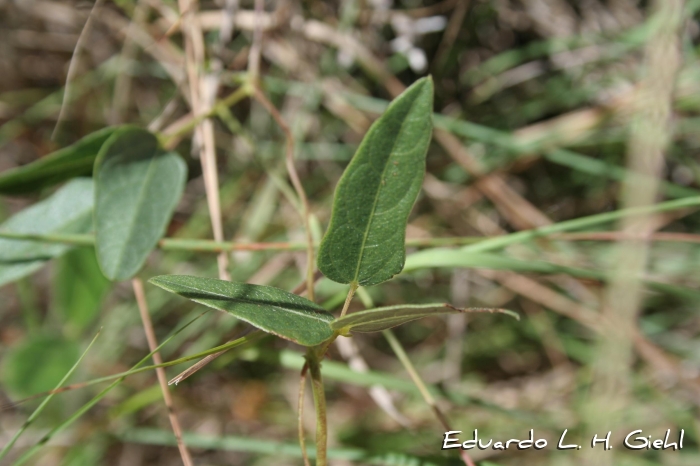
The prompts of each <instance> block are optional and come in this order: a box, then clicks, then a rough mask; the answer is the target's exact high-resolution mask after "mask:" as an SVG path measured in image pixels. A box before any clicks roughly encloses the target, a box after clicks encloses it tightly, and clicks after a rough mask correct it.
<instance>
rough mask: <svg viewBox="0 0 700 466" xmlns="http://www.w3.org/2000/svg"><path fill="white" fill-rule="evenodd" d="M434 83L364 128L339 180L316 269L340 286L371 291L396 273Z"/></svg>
mask: <svg viewBox="0 0 700 466" xmlns="http://www.w3.org/2000/svg"><path fill="white" fill-rule="evenodd" d="M432 107H433V82H432V80H431V79H430V78H423V79H420V80H418V81H417V82H416V83H415V84H413V85H412V86H411V87H409V88H408V89H407V90H406V91H405V92H404V93H403V94H401V95H400V96H399V97H397V98H396V99H395V100H394V101H393V102H392V103H391V105H389V108H388V109H387V110H386V112H385V113H384V114H383V115H382V116H381V118H379V119H378V120H377V121H376V122H375V123H374V124H373V125H372V127H371V128H370V129H369V131H368V132H367V134H366V135H365V138H364V139H363V141H362V144H360V147H359V148H358V150H357V152H356V153H355V156H354V157H353V159H352V161H351V162H350V164H349V165H348V167H347V168H346V169H345V172H344V173H343V176H342V177H341V179H340V181H339V182H338V187H337V188H336V192H335V200H334V203H333V213H332V215H331V221H330V226H329V227H328V231H327V232H326V235H325V236H324V238H323V241H322V242H321V247H320V250H319V258H318V268H319V269H320V270H321V272H323V274H324V275H325V276H326V277H328V278H330V279H331V280H333V281H336V282H339V283H357V284H359V285H363V286H369V285H376V284H378V283H381V282H383V281H386V280H389V279H390V278H391V277H393V276H394V275H396V274H397V273H399V272H401V270H402V269H403V265H404V261H405V259H406V251H405V246H404V243H405V237H406V223H407V222H408V216H409V214H410V213H411V208H412V207H413V204H414V203H415V201H416V197H417V196H418V192H419V191H420V187H421V183H422V182H423V175H424V173H425V154H426V152H427V150H428V145H429V143H430V137H431V134H432V130H433V123H432Z"/></svg>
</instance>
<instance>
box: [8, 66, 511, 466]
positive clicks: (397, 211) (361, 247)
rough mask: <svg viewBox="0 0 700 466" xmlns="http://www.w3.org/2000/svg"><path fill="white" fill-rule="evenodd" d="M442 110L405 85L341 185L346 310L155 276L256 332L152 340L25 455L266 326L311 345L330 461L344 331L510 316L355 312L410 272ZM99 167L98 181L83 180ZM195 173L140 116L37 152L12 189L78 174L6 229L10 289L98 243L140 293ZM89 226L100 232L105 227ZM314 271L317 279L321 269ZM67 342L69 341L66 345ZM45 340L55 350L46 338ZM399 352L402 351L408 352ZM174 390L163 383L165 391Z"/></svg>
mask: <svg viewBox="0 0 700 466" xmlns="http://www.w3.org/2000/svg"><path fill="white" fill-rule="evenodd" d="M432 106H433V82H432V79H431V78H430V77H427V78H423V79H420V80H418V81H417V82H415V83H414V84H413V85H412V86H411V87H409V88H408V89H406V91H405V92H403V94H401V95H400V96H399V97H397V98H396V99H395V100H394V101H393V102H392V103H391V104H390V105H389V107H388V108H387V109H386V111H385V112H384V114H383V115H382V116H381V117H380V118H379V119H378V120H377V121H375V122H374V124H373V125H372V126H371V127H370V129H369V131H368V132H367V134H366V135H365V137H364V139H363V141H362V143H361V144H360V146H359V148H358V149H357V152H356V153H355V155H354V157H353V158H352V160H351V162H350V163H349V165H348V166H347V168H346V169H345V171H344V173H343V175H342V177H341V179H340V181H339V182H338V186H337V188H336V191H335V197H334V202H333V209H332V215H331V219H330V224H329V227H328V230H327V231H326V233H325V235H324V237H323V239H322V241H321V244H320V247H319V250H318V261H317V266H318V269H319V270H320V272H321V273H322V274H323V275H324V276H326V277H327V278H329V279H330V280H333V281H335V282H338V283H341V284H345V285H348V286H349V290H348V294H347V298H346V299H345V303H344V305H343V307H342V309H341V310H340V311H339V312H338V316H337V317H336V316H334V315H333V314H332V313H330V312H328V311H327V310H326V309H324V308H323V307H321V306H320V305H319V304H317V303H315V302H314V301H313V299H307V298H305V297H303V296H300V295H297V294H293V293H290V292H287V291H284V290H281V289H279V288H275V287H271V286H261V285H253V284H247V283H234V282H230V281H227V280H219V279H212V278H204V277H195V276H185V275H161V276H156V277H153V278H151V279H150V280H149V281H150V283H152V284H153V285H156V286H158V287H160V288H162V289H164V290H167V291H169V292H171V293H175V294H177V295H180V296H182V297H185V298H187V299H190V300H192V301H194V302H196V303H199V304H202V305H204V306H206V307H209V308H214V309H218V310H221V311H225V312H227V313H229V314H231V315H232V316H235V317H236V318H238V319H240V320H242V321H244V322H247V323H248V324H250V325H251V326H253V327H255V328H257V330H255V331H254V332H252V333H249V334H248V335H246V336H244V337H241V338H239V339H237V340H234V341H233V342H229V343H227V344H225V345H221V346H220V347H217V348H214V349H212V350H209V351H207V352H205V353H200V354H199V355H194V356H191V357H188V358H183V359H180V360H177V361H170V362H168V363H165V364H161V363H159V361H158V360H157V359H156V357H155V356H156V355H157V351H158V349H159V348H160V347H162V345H163V344H164V343H162V344H161V345H156V344H155V342H149V344H150V347H151V348H150V349H151V353H150V354H149V355H148V356H147V358H148V357H151V356H154V363H155V364H154V365H153V366H149V367H142V368H139V369H137V368H136V367H134V368H133V369H132V370H131V371H129V372H127V373H122V374H118V375H116V376H111V377H108V378H107V379H117V380H115V381H114V382H113V383H112V384H111V385H109V386H108V387H107V388H105V389H104V390H103V391H102V392H100V394H98V395H97V396H96V397H95V398H93V399H92V400H91V401H90V402H88V404H86V405H85V406H84V407H83V408H81V409H80V410H79V411H78V412H77V413H75V414H74V415H73V416H72V417H71V418H70V419H69V420H68V421H66V422H64V423H63V424H61V425H59V426H58V427H56V428H54V429H53V430H52V431H51V432H49V434H47V436H46V437H44V438H43V439H42V440H41V441H40V442H39V443H38V444H37V445H35V447H34V448H31V449H29V450H28V451H27V452H25V453H24V454H23V455H22V457H21V458H20V461H19V463H18V464H21V463H23V462H24V461H26V460H27V459H28V458H29V457H30V456H31V455H33V454H34V453H35V452H36V451H37V450H38V448H40V447H41V445H43V444H44V443H46V441H48V439H49V438H50V437H51V435H53V434H55V433H57V432H58V431H60V430H61V429H63V428H64V427H65V426H67V425H68V424H70V422H72V421H73V420H75V419H76V418H77V417H78V416H80V415H81V414H82V413H84V412H85V411H86V410H87V409H89V408H90V407H91V406H93V405H94V404H95V403H97V401H99V399H101V397H103V396H104V395H105V394H106V393H107V392H108V391H109V390H111V389H112V388H113V387H114V386H115V385H116V384H118V383H119V382H120V381H121V380H123V377H125V376H126V375H130V374H132V373H136V372H140V371H144V370H150V369H154V368H161V367H164V366H168V365H173V364H176V363H180V362H184V361H185V360H191V359H194V358H196V357H202V356H205V355H211V356H213V357H215V356H214V355H215V353H216V352H220V351H226V350H227V349H230V348H232V347H235V346H241V345H243V344H246V343H249V342H253V341H257V340H258V337H259V336H260V335H262V333H261V332H266V333H270V334H273V335H276V336H279V337H281V338H284V339H286V340H289V341H292V342H294V343H297V344H299V345H302V346H305V347H306V355H305V361H306V362H305V364H304V367H303V369H302V372H301V386H300V393H302V394H303V390H304V385H305V383H306V377H307V374H308V375H310V378H311V386H312V392H313V399H314V405H315V411H316V426H317V428H316V464H317V465H318V466H324V465H326V464H327V433H326V432H327V423H326V422H327V421H326V402H325V393H324V387H323V378H322V375H321V362H322V360H323V359H324V356H325V354H326V352H327V350H328V348H329V346H330V345H331V343H333V341H334V340H335V339H336V338H338V337H339V336H342V337H351V336H352V335H353V334H356V333H366V332H380V331H386V330H388V329H390V328H392V327H395V326H397V325H401V324H403V323H406V322H410V321H413V320H416V319H420V318H422V317H426V316H434V315H440V314H451V313H461V312H470V311H472V312H482V311H489V312H494V311H499V312H505V313H509V311H503V310H500V309H480V308H479V309H458V308H456V307H453V306H452V305H450V304H447V303H428V304H422V303H421V304H411V303H407V304H403V305H393V306H386V307H376V308H371V309H367V310H364V311H359V312H354V313H348V309H349V307H350V303H351V301H352V299H353V296H354V294H355V292H356V291H357V290H358V288H359V287H362V286H372V285H378V284H380V283H383V282H385V281H387V280H390V279H391V278H392V277H394V276H395V275H396V274H398V273H400V272H401V271H402V270H403V268H404V264H405V261H406V251H405V243H406V226H407V222H408V218H409V215H410V212H411V209H412V207H413V205H414V203H415V201H416V198H417V196H418V193H419V191H420V188H421V184H422V181H423V176H424V173H425V157H426V153H427V151H428V146H429V144H430V140H431V135H432V130H433V122H432ZM90 173H92V179H90V178H87V177H83V176H84V175H89V174H90ZM186 178H187V166H186V164H185V163H184V161H183V160H182V158H180V156H179V155H178V154H177V153H175V152H170V151H167V150H165V149H163V148H162V141H159V138H158V137H157V136H156V135H154V134H152V133H151V132H149V131H147V130H144V129H141V128H138V127H135V126H131V125H125V126H119V127H111V128H105V129H103V130H101V131H98V132H96V133H93V134H91V135H88V136H87V137H85V138H84V139H82V140H81V141H78V142H77V143H76V144H74V145H73V146H70V147H68V148H66V149H63V150H60V151H58V152H56V153H54V154H51V155H49V156H47V157H44V158H42V159H41V160H40V161H38V162H35V163H32V164H29V165H27V166H24V167H20V168H18V169H14V170H10V171H8V172H5V173H3V174H2V175H0V193H4V194H8V193H10V194H16V193H25V192H28V191H33V190H34V191H35V190H39V189H43V188H46V187H49V186H52V185H55V184H57V183H60V182H64V181H67V183H66V184H65V185H64V186H62V187H61V188H60V189H58V190H57V191H56V192H55V193H54V194H53V195H52V196H50V197H48V198H47V199H45V200H43V201H41V202H39V203H37V204H35V205H33V206H31V207H30V208H27V209H25V210H23V211H21V212H20V213H18V214H16V215H15V216H13V217H12V218H10V219H9V220H8V221H6V222H5V223H4V224H3V225H2V226H0V285H2V284H4V283H8V282H11V281H16V280H18V279H21V278H22V277H24V276H27V275H28V274H30V273H32V272H34V271H35V270H37V269H39V268H40V267H42V266H43V265H44V264H45V263H46V262H47V261H48V260H50V259H52V258H55V257H59V256H61V255H63V254H65V253H66V252H67V251H69V250H70V249H71V248H72V247H73V246H78V245H80V246H92V245H94V248H95V255H96V260H97V264H98V265H99V269H100V270H101V272H102V274H104V276H105V277H106V278H108V279H109V280H112V281H123V280H129V279H132V280H133V281H132V283H133V285H134V292H135V294H136V297H137V301H138V300H139V296H143V293H142V289H141V288H140V287H141V282H140V281H139V280H138V279H135V278H134V277H135V275H136V274H137V273H138V272H139V271H140V270H141V269H142V268H143V265H144V263H145V261H146V259H147V258H148V256H149V254H150V253H151V251H152V250H153V249H154V248H155V247H156V245H157V244H158V243H159V241H161V240H162V238H163V236H164V234H165V231H166V228H167V226H168V224H169V222H170V220H171V217H172V214H173V211H174V209H175V207H176V205H177V203H178V201H179V200H180V197H181V196H182V193H183V189H184V185H185V180H186ZM90 232H94V236H93V235H90V234H89V233H90ZM312 246H313V245H311V247H312ZM313 253H314V251H313V250H310V251H309V257H313ZM311 265H313V263H311ZM307 275H308V276H309V277H312V276H313V273H311V274H309V273H307ZM306 283H307V290H306V291H307V296H309V297H313V283H314V282H313V280H311V281H307V282H306ZM308 284H310V285H311V288H309V286H308ZM141 307H142V306H140V308H141ZM141 310H142V311H143V309H141ZM144 314H147V312H145V313H144V312H142V319H143V320H144V328H146V329H148V327H150V321H149V320H148V318H147V316H145V315H144ZM515 316H516V317H517V315H515ZM146 331H147V334H148V330H146ZM387 338H390V337H387ZM390 343H391V340H390ZM394 343H395V344H397V343H396V342H394ZM61 344H62V343H60V342H59V346H60V345H61ZM37 345H39V343H37ZM41 345H43V346H46V345H45V342H43V343H41ZM41 345H39V346H41ZM35 346H36V345H35ZM394 346H395V345H392V348H393V347H394ZM401 351H403V350H401ZM73 353H77V349H76V348H74V347H70V348H68V349H67V350H66V354H68V355H69V356H68V357H66V358H64V359H71V358H72V355H73ZM56 354H58V353H56ZM397 354H398V355H399V357H402V354H400V353H399V352H397ZM403 356H404V357H405V353H404V354H403ZM76 357H77V356H76ZM147 358H144V360H142V361H141V362H140V363H139V365H140V364H142V363H143V362H145V360H146V359H147ZM73 359H75V358H73ZM205 362H206V361H204V360H203V361H200V363H205ZM402 362H405V361H402ZM409 364H410V363H409ZM137 366H138V365H137ZM69 369H70V370H69ZM73 370H74V368H70V366H69V367H67V368H66V371H67V372H68V374H70V373H72V371H73ZM66 377H67V376H66ZM66 377H64V380H62V381H61V383H63V382H64V381H65V379H66ZM103 380H106V379H105V378H101V379H95V380H93V381H91V382H89V383H83V384H80V386H85V385H88V384H91V383H97V382H99V381H103ZM175 380H176V382H177V381H179V380H180V378H176V379H175ZM162 383H164V382H162ZM60 385H61V384H59V387H60ZM419 388H420V387H419ZM65 389H67V387H60V388H58V389H57V390H54V391H53V392H52V394H53V393H57V392H60V391H63V390H65ZM166 392H167V390H163V396H164V397H165V396H166ZM301 400H303V396H300V404H299V410H300V418H301V410H302V409H303V406H302V403H301ZM47 401H48V400H47ZM167 403H168V399H167V398H166V404H167ZM44 405H45V403H43V404H42V405H41V406H40V408H38V410H37V411H35V413H34V414H33V415H32V416H31V417H30V420H29V421H28V422H31V420H33V419H34V418H35V417H36V416H37V415H38V413H39V412H40V411H41V409H43V406H44ZM171 422H172V419H171ZM24 428H26V426H25V427H24ZM24 428H23V429H22V430H20V431H19V432H17V434H16V435H15V437H14V438H13V439H12V441H11V442H10V443H9V444H8V445H6V446H5V447H4V448H3V449H2V451H0V459H2V458H3V457H4V456H5V455H6V454H7V452H8V451H9V449H10V448H12V445H13V444H14V442H15V441H16V440H17V437H19V435H21V433H22V432H23V430H24ZM299 428H300V430H299V438H300V443H301V447H302V453H303V457H304V461H305V463H306V464H309V460H308V455H307V454H306V448H305V442H304V433H303V429H302V428H301V423H300V425H299ZM173 431H174V433H175V434H176V437H177V435H178V432H179V427H177V426H176V425H175V424H173ZM178 445H179V446H181V447H182V445H183V442H182V439H181V438H178ZM181 453H182V456H183V460H185V462H186V463H187V458H188V453H187V451H186V449H184V448H181Z"/></svg>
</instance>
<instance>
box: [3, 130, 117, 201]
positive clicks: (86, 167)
mask: <svg viewBox="0 0 700 466" xmlns="http://www.w3.org/2000/svg"><path fill="white" fill-rule="evenodd" d="M117 129H119V128H118V127H109V128H104V129H101V130H99V131H95V132H94V133H91V134H88V135H87V136H85V137H84V138H82V139H81V140H79V141H77V142H76V143H75V144H72V145H70V146H68V147H64V148H63V149H59V150H57V151H56V152H52V153H50V154H48V155H45V156H44V157H41V158H40V159H39V160H36V161H34V162H32V163H29V164H27V165H23V166H21V167H17V168H13V169H11V170H7V171H4V172H2V173H0V194H27V193H31V192H34V191H38V190H40V189H43V188H47V187H49V186H53V185H55V184H58V183H61V182H62V181H65V180H68V179H70V178H74V177H76V176H84V175H90V173H92V166H93V164H94V162H95V158H96V157H97V153H98V152H99V151H100V148H101V147H102V144H104V143H105V141H106V140H107V139H108V138H109V137H110V136H111V135H112V134H113V133H114V132H115V131H116V130H117Z"/></svg>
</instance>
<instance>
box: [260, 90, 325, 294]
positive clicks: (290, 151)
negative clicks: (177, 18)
mask: <svg viewBox="0 0 700 466" xmlns="http://www.w3.org/2000/svg"><path fill="white" fill-rule="evenodd" d="M253 97H254V98H255V100H257V101H258V102H260V104H261V105H262V106H263V107H265V109H266V110H267V111H268V112H269V113H270V115H271V116H272V118H273V119H274V120H275V122H276V123H277V125H278V126H279V127H280V129H282V132H284V136H285V139H286V150H285V161H286V164H287V172H288V173H289V178H290V179H291V180H292V186H294V190H295V191H296V193H297V196H299V200H300V201H301V207H302V220H303V221H304V230H305V233H306V261H307V265H306V288H307V293H308V295H307V296H308V298H309V300H311V301H314V269H315V267H316V266H315V264H316V261H315V260H314V239H313V236H312V234H311V221H310V216H311V209H310V208H309V200H308V198H307V197H306V192H305V191H304V187H303V186H302V185H301V180H300V179H299V174H298V173H297V169H296V167H295V166H294V136H293V135H292V131H291V130H290V129H289V126H288V125H287V123H286V122H285V121H284V118H282V115H281V114H280V112H279V110H277V108H276V107H275V106H274V105H273V104H272V102H270V101H269V100H268V98H267V97H266V96H265V94H264V93H263V92H262V91H261V90H260V88H259V87H255V88H254V90H253Z"/></svg>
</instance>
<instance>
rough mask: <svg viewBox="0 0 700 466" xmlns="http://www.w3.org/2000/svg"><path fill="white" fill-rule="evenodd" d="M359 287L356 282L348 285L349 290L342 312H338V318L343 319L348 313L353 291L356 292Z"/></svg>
mask: <svg viewBox="0 0 700 466" xmlns="http://www.w3.org/2000/svg"><path fill="white" fill-rule="evenodd" d="M358 287H359V285H358V284H357V283H356V282H352V283H350V290H348V296H347V298H345V304H343V310H342V311H340V317H343V316H344V315H345V313H346V312H348V308H349V307H350V301H352V297H353V296H355V291H357V288H358Z"/></svg>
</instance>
